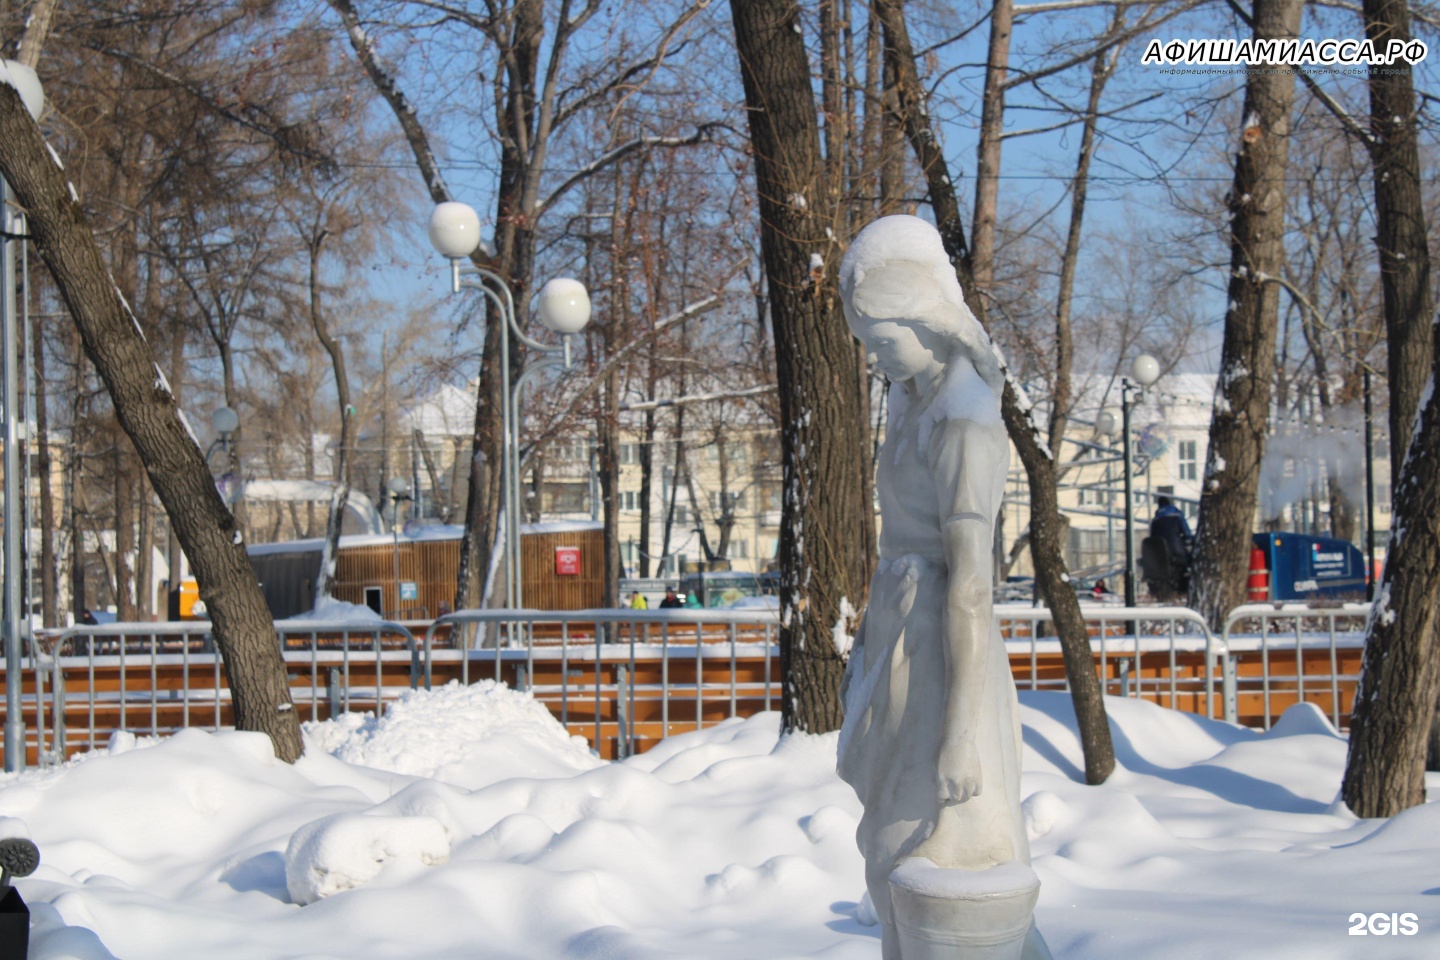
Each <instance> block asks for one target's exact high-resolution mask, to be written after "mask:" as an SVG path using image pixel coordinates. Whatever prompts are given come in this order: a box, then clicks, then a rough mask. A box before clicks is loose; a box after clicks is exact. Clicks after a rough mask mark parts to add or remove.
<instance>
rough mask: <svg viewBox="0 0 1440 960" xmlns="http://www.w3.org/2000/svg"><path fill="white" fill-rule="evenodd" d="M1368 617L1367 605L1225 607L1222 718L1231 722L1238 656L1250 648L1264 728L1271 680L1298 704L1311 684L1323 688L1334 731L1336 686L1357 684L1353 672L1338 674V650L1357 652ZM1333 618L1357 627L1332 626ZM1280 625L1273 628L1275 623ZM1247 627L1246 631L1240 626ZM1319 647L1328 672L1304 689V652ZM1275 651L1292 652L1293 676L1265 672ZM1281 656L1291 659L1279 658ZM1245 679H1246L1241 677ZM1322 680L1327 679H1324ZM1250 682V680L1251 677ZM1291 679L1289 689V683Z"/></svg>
mask: <svg viewBox="0 0 1440 960" xmlns="http://www.w3.org/2000/svg"><path fill="white" fill-rule="evenodd" d="M1369 618H1370V604H1368V603H1346V604H1341V605H1339V606H1331V607H1312V606H1308V605H1305V604H1282V605H1276V604H1263V603H1255V604H1246V605H1244V606H1240V607H1236V608H1235V609H1234V610H1231V611H1230V613H1229V614H1228V615H1227V616H1226V617H1225V627H1224V629H1223V630H1222V631H1221V637H1222V642H1223V643H1224V645H1225V648H1226V650H1227V651H1228V656H1227V658H1226V664H1227V667H1226V675H1227V687H1226V704H1225V719H1227V720H1230V721H1231V722H1234V721H1235V719H1236V716H1237V714H1238V710H1239V704H1238V701H1239V695H1240V693H1241V692H1242V689H1241V686H1242V680H1241V679H1240V677H1239V675H1238V672H1239V671H1238V663H1239V661H1240V660H1242V659H1244V658H1246V657H1247V655H1252V654H1254V653H1255V652H1257V651H1258V652H1259V654H1260V678H1259V679H1260V693H1261V700H1262V704H1263V714H1264V718H1263V721H1262V722H1263V724H1264V727H1265V729H1266V730H1269V729H1270V717H1271V712H1272V711H1271V698H1272V696H1273V694H1274V692H1275V689H1274V688H1275V685H1276V684H1277V683H1283V684H1285V685H1286V686H1285V690H1284V692H1285V693H1286V694H1290V693H1293V694H1294V695H1295V696H1296V698H1297V700H1298V701H1299V702H1300V703H1307V702H1309V700H1310V697H1308V696H1307V693H1309V694H1313V693H1314V692H1315V691H1316V689H1317V684H1323V685H1324V686H1325V687H1328V693H1329V695H1330V720H1331V722H1332V723H1333V724H1334V725H1335V728H1336V729H1337V730H1338V729H1340V725H1341V724H1340V718H1341V714H1342V711H1341V709H1340V701H1341V684H1342V682H1343V683H1346V684H1349V683H1352V682H1358V681H1359V679H1360V675H1359V673H1342V672H1341V669H1340V651H1341V650H1347V649H1349V650H1354V649H1359V650H1363V649H1364V646H1365V625H1366V623H1367V622H1368V620H1369ZM1337 621H1349V622H1350V623H1352V624H1355V625H1357V626H1358V629H1352V630H1338V629H1337V628H1336V622H1337ZM1282 623H1284V624H1287V626H1286V628H1285V629H1276V628H1277V626H1279V625H1280V624H1282ZM1246 628H1249V629H1246ZM1316 647H1320V648H1321V649H1324V650H1327V651H1328V652H1329V655H1330V657H1329V659H1330V670H1329V674H1328V677H1326V676H1325V675H1323V674H1322V675H1318V676H1315V677H1314V678H1313V679H1312V680H1311V685H1310V687H1309V689H1308V691H1307V688H1306V669H1305V651H1306V649H1307V648H1308V649H1315V648H1316ZM1276 650H1291V651H1293V655H1292V656H1293V663H1294V665H1295V672H1294V673H1293V674H1281V675H1278V676H1277V675H1276V674H1275V673H1274V672H1273V671H1272V670H1271V654H1272V653H1273V652H1274V651H1276ZM1281 659H1282V660H1288V659H1292V658H1291V657H1282V658H1281ZM1247 679H1248V678H1247ZM1327 679H1328V683H1327V682H1326V681H1327ZM1252 682H1253V681H1252ZM1291 683H1293V684H1294V688H1293V690H1292V689H1290V687H1289V684H1291Z"/></svg>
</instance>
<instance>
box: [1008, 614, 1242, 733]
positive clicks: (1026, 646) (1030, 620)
mask: <svg viewBox="0 0 1440 960" xmlns="http://www.w3.org/2000/svg"><path fill="white" fill-rule="evenodd" d="M1080 615H1081V617H1082V618H1083V619H1084V621H1085V623H1086V624H1087V626H1088V625H1094V626H1095V627H1097V629H1095V630H1093V631H1090V632H1091V636H1090V649H1091V652H1092V653H1095V654H1098V655H1099V662H1100V676H1101V677H1102V678H1105V679H1104V680H1102V691H1104V692H1107V693H1108V692H1109V688H1110V687H1111V686H1112V685H1114V684H1118V686H1119V690H1118V691H1117V692H1118V693H1119V694H1120V695H1121V696H1127V697H1128V696H1135V697H1144V696H1145V672H1144V667H1145V664H1146V660H1145V657H1146V655H1147V654H1148V655H1149V657H1150V661H1149V662H1151V663H1153V662H1154V660H1155V659H1156V658H1160V659H1161V661H1162V666H1161V668H1159V669H1156V671H1155V675H1154V679H1153V680H1152V681H1151V687H1150V690H1151V693H1152V694H1153V698H1154V700H1155V702H1156V703H1164V705H1166V706H1169V707H1172V708H1175V707H1176V706H1177V703H1178V697H1179V695H1180V693H1181V692H1182V691H1181V687H1182V685H1183V686H1186V687H1189V686H1192V685H1193V684H1192V682H1191V681H1188V680H1182V679H1181V674H1182V672H1183V671H1182V664H1181V663H1180V662H1179V659H1180V655H1182V654H1184V653H1194V652H1202V651H1203V653H1204V660H1203V663H1202V665H1201V675H1202V680H1201V683H1200V686H1201V687H1202V688H1203V690H1204V697H1205V714H1206V716H1210V717H1213V716H1214V715H1215V714H1214V701H1215V684H1214V673H1215V667H1216V665H1217V662H1220V661H1223V657H1224V644H1223V643H1220V642H1219V641H1217V639H1216V638H1215V636H1214V635H1213V634H1212V633H1211V632H1210V630H1209V628H1208V627H1207V626H1206V625H1205V620H1204V618H1203V617H1201V616H1200V614H1198V613H1196V612H1195V611H1194V610H1191V609H1190V608H1189V607H1123V606H1112V605H1109V604H1106V605H1101V604H1088V603H1087V604H1081V606H1080ZM995 619H996V620H997V621H999V624H1000V629H1001V632H1002V634H1006V635H1007V639H1006V641H1005V647H1006V650H1007V651H1008V652H1009V653H1010V656H1011V657H1012V658H1014V657H1015V656H1016V655H1017V653H1018V654H1019V655H1020V656H1024V655H1025V654H1026V653H1028V654H1029V658H1030V683H1029V688H1030V689H1031V690H1039V689H1041V688H1042V687H1059V688H1064V689H1067V690H1068V689H1069V682H1068V680H1065V679H1063V678H1058V679H1053V680H1041V679H1040V677H1039V673H1040V671H1039V662H1038V661H1039V656H1040V654H1041V653H1042V652H1045V653H1053V652H1058V651H1059V650H1060V641H1059V640H1058V639H1056V638H1055V637H1054V636H1053V634H1052V635H1051V636H1049V637H1045V636H1042V635H1041V633H1040V627H1041V625H1042V624H1045V623H1047V622H1049V621H1050V620H1051V619H1052V616H1051V613H1050V610H1049V608H1047V607H1035V606H1031V605H1029V604H996V605H995ZM1131 623H1133V624H1134V625H1135V632H1134V633H1133V634H1131V633H1129V632H1128V631H1129V628H1130V627H1129V625H1130V624H1131ZM1020 625H1024V629H1023V630H1022V629H1020ZM1017 634H1018V635H1017ZM1111 660H1116V661H1118V663H1117V668H1116V672H1117V673H1118V674H1119V676H1118V678H1117V679H1116V680H1114V681H1111V680H1110V678H1109V664H1110V661H1111ZM1162 693H1166V694H1168V697H1169V699H1168V702H1165V701H1162V699H1161V694H1162Z"/></svg>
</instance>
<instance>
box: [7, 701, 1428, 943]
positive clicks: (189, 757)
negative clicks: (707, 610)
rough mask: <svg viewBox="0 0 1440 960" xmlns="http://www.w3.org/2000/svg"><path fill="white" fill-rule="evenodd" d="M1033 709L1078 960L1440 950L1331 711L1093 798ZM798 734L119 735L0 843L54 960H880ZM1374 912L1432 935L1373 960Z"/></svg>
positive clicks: (1065, 920)
mask: <svg viewBox="0 0 1440 960" xmlns="http://www.w3.org/2000/svg"><path fill="white" fill-rule="evenodd" d="M1020 701H1021V720H1022V723H1023V727H1024V729H1023V738H1024V744H1025V757H1024V766H1023V780H1022V795H1024V796H1025V797H1026V799H1025V801H1024V805H1023V812H1024V817H1025V822H1026V825H1027V828H1028V830H1029V834H1030V837H1031V843H1032V850H1033V854H1034V869H1035V872H1036V874H1037V875H1038V876H1039V877H1040V880H1041V884H1042V885H1041V890H1040V900H1039V906H1038V907H1037V920H1038V922H1039V925H1040V927H1041V929H1042V930H1043V931H1044V933H1045V936H1046V938H1047V939H1048V940H1049V942H1050V945H1051V947H1052V949H1053V950H1054V952H1055V956H1056V957H1057V958H1059V960H1067V958H1074V960H1078V958H1088V957H1097V956H1105V957H1124V958H1126V960H1159V958H1167V960H1168V958H1182V960H1188V958H1200V957H1214V956H1224V957H1226V958H1257V960H1258V958H1262V957H1272V956H1280V955H1283V956H1292V957H1306V958H1329V960H1341V958H1350V957H1357V956H1365V957H1367V958H1369V957H1382V958H1383V957H1423V956H1435V955H1437V952H1440V924H1437V923H1436V921H1435V917H1436V912H1435V910H1434V901H1433V896H1434V892H1435V890H1436V880H1435V870H1434V864H1435V862H1436V858H1437V855H1440V808H1437V805H1436V804H1434V803H1430V804H1426V805H1424V806H1421V807H1417V808H1415V809H1412V810H1409V811H1406V812H1405V813H1403V814H1401V815H1399V816H1397V817H1394V818H1392V819H1390V820H1389V821H1379V820H1370V821H1365V820H1357V819H1356V818H1355V817H1353V816H1352V815H1350V814H1349V813H1348V812H1347V811H1346V810H1345V809H1344V808H1343V807H1342V806H1341V805H1340V804H1339V803H1338V802H1337V800H1336V794H1337V790H1338V787H1339V783H1340V777H1341V772H1342V770H1343V765H1344V761H1345V750H1346V743H1345V740H1344V739H1343V738H1342V737H1341V736H1339V735H1337V734H1336V733H1335V732H1334V731H1333V730H1332V729H1331V728H1330V727H1329V725H1328V723H1327V722H1326V720H1325V718H1324V717H1323V716H1322V715H1321V714H1320V713H1319V711H1317V710H1316V709H1315V708H1313V707H1308V706H1300V707H1295V708H1292V709H1291V710H1290V711H1289V712H1287V713H1286V714H1285V715H1284V716H1283V717H1282V719H1281V720H1280V722H1279V723H1278V724H1277V725H1276V726H1275V728H1274V729H1273V730H1271V731H1270V732H1268V733H1266V734H1260V733H1257V732H1254V731H1250V730H1245V729H1242V728H1238V727H1234V726H1230V725H1227V724H1223V723H1218V722H1214V721H1209V720H1205V719H1203V718H1199V717H1195V716H1192V715H1188V714H1183V713H1178V712H1172V711H1169V710H1164V709H1161V708H1159V707H1156V706H1153V705H1150V704H1147V703H1143V702H1140V701H1136V700H1129V699H1119V698H1109V699H1108V700H1107V707H1108V710H1109V714H1110V720H1111V724H1112V730H1113V731H1114V736H1115V746H1116V756H1117V761H1118V766H1117V769H1116V771H1115V773H1114V774H1113V775H1112V776H1111V778H1110V779H1109V781H1107V782H1106V783H1105V784H1102V785H1100V786H1096V787H1090V786H1085V785H1084V782H1083V781H1084V777H1083V762H1082V758H1081V755H1080V749H1079V745H1078V740H1077V736H1076V733H1075V729H1074V719H1073V714H1074V711H1073V708H1072V706H1071V703H1070V700H1069V699H1068V697H1067V696H1066V695H1064V694H1063V693H1059V692H1053V693H1052V692H1039V693H1035V692H1028V691H1026V692H1022V693H1021V694H1020ZM778 725H779V718H778V716H777V715H776V714H773V713H771V714H763V715H761V716H758V717H754V718H751V719H748V720H729V721H726V722H724V723H722V724H721V725H719V726H717V727H714V728H711V729H709V730H706V731H704V732H703V733H698V734H686V735H683V736H677V737H672V738H670V739H668V740H665V741H663V742H661V743H660V744H658V745H657V746H656V747H654V748H653V749H651V750H650V751H649V752H647V753H643V754H640V755H639V756H636V757H632V758H630V759H627V760H624V761H617V762H602V761H599V760H597V759H595V758H593V757H592V756H590V755H589V754H588V752H586V751H585V750H584V749H583V748H581V747H580V746H579V745H578V744H577V743H576V742H575V740H573V739H572V738H570V737H568V736H567V735H566V734H565V733H564V731H563V730H562V729H561V728H560V726H559V724H558V723H556V722H555V721H554V720H552V719H550V718H549V716H548V715H547V714H546V713H545V711H544V710H543V709H542V708H540V707H539V706H538V705H536V704H535V703H533V702H532V701H530V700H529V699H528V698H527V697H526V696H525V695H523V694H519V693H515V692H513V691H510V690H508V689H506V688H504V687H500V686H496V685H494V684H477V685H475V686H474V687H471V688H468V689H465V688H460V687H458V686H451V687H446V688H443V689H440V690H436V691H433V692H428V693H427V692H424V691H418V692H414V693H411V694H409V695H408V696H406V697H405V698H404V700H402V701H401V702H399V703H397V704H395V705H394V707H393V708H392V709H391V710H389V711H387V714H386V716H385V717H384V718H383V719H381V720H376V719H374V718H372V717H357V716H346V717H341V718H338V719H336V720H333V721H326V722H324V723H319V724H308V725H307V726H306V728H305V735H306V741H307V750H306V755H305V756H304V757H303V758H302V759H301V760H300V761H299V762H298V763H297V764H295V765H294V766H288V765H286V764H284V763H281V762H279V761H277V760H275V759H274V757H273V755H272V753H271V750H270V744H269V742H268V741H267V740H266V739H265V738H264V737H262V736H260V735H257V734H247V733H233V732H230V733H220V734H211V733H207V732H202V731H199V730H192V731H188V732H185V733H181V734H178V735H176V736H174V737H170V738H167V739H164V740H158V741H157V740H150V739H137V738H135V737H133V736H129V735H122V736H117V737H116V738H115V739H114V741H113V742H112V744H111V745H110V746H109V747H108V748H106V749H103V750H99V751H96V752H95V753H92V754H88V755H85V756H83V757H82V758H79V759H77V760H75V761H72V762H71V763H70V764H68V765H66V766H64V767H62V768H60V769H58V770H52V771H32V772H27V773H24V774H18V775H8V776H5V777H3V778H0V818H8V819H0V832H5V833H12V834H13V833H18V834H21V835H24V834H28V835H29V836H31V837H32V838H33V839H34V840H35V842H36V843H37V844H38V845H39V847H40V851H41V856H42V861H41V865H40V868H39V870H38V871H37V872H36V873H35V874H34V875H33V876H31V877H29V878H26V879H22V880H19V881H18V883H17V885H18V887H19V889H20V891H21V893H22V894H23V895H24V897H25V899H26V900H27V902H28V903H29V905H30V909H31V911H32V919H33V928H32V931H31V947H30V956H31V958H33V960H61V958H84V960H110V958H115V957H125V958H127V960H128V958H147V960H179V958H187V960H188V958H193V957H201V956H203V957H206V958H214V960H240V958H245V960H250V958H254V957H265V958H298V957H306V958H355V957H365V958H367V960H368V958H375V960H388V958H432V957H433V958H440V957H486V958H491V957H493V958H504V960H511V958H530V957H533V958H577V960H578V958H600V957H613V958H626V960H661V958H670V960H679V958H705V960H711V958H713V960H742V958H743V960H778V958H782V957H784V958H798V957H824V958H826V960H876V958H878V957H879V955H880V947H879V937H878V929H877V928H876V927H874V926H867V925H865V921H870V922H873V912H872V911H871V910H870V909H869V907H868V904H867V903H866V902H865V898H864V896H863V894H864V878H863V872H864V865H863V861H862V860H861V858H860V855H859V853H858V852H857V851H856V849H855V840H854V829H855V825H856V820H857V818H858V816H859V814H860V809H859V806H858V804H857V802H856V800H855V797H854V794H853V793H852V792H851V791H850V789H849V788H848V787H847V786H846V785H845V784H844V783H842V782H841V781H840V780H839V779H838V777H836V775H835V773H834V766H835V749H836V743H837V736H838V735H837V734H827V735H821V736H811V735H793V736H789V737H785V738H779V737H778ZM1430 777H1431V779H1430V787H1431V789H1432V793H1433V791H1434V789H1435V788H1436V787H1440V779H1437V778H1436V775H1433V774H1432V775H1430ZM302 904H308V905H302ZM1355 912H1364V913H1367V914H1368V913H1372V912H1376V913H1378V912H1383V913H1386V914H1389V913H1391V912H1395V913H1399V914H1404V913H1407V912H1408V913H1414V914H1416V915H1417V916H1418V918H1419V921H1418V932H1417V933H1416V934H1414V935H1413V936H1400V935H1395V936H1384V937H1376V936H1371V937H1369V938H1368V939H1367V940H1366V941H1364V942H1362V943H1360V944H1358V946H1357V943H1356V942H1355V941H1353V940H1351V939H1349V937H1348V936H1347V928H1348V927H1349V926H1350V925H1351V922H1350V921H1349V919H1348V918H1349V917H1350V915H1351V914H1352V913H1355Z"/></svg>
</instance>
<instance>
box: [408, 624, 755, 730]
mask: <svg viewBox="0 0 1440 960" xmlns="http://www.w3.org/2000/svg"><path fill="white" fill-rule="evenodd" d="M779 625H780V618H779V615H778V613H776V612H775V611H773V610H765V609H758V610H715V609H706V610H686V609H683V608H682V609H674V610H615V609H597V610H561V611H555V610H461V611H457V612H455V613H451V614H447V615H446V616H443V617H441V618H439V619H438V620H436V621H435V622H434V623H433V624H431V625H430V628H429V629H428V630H427V631H426V632H425V640H424V646H423V661H424V683H425V687H426V688H427V689H429V688H430V687H431V685H432V684H433V682H434V675H435V671H436V667H437V666H438V665H442V664H450V665H451V666H452V669H458V677H457V679H459V680H460V682H461V683H464V684H469V683H470V677H471V674H472V672H474V673H475V674H476V675H477V676H480V677H484V676H485V675H486V674H487V673H488V674H489V679H493V680H495V681H497V682H511V681H514V685H515V686H518V687H521V688H523V689H526V690H528V691H529V692H530V693H531V694H532V695H533V696H535V697H536V698H537V699H540V700H542V701H545V702H547V703H548V704H549V705H550V706H551V708H552V711H553V712H555V713H556V716H557V718H558V719H559V720H560V722H561V723H562V724H567V725H568V724H569V723H571V715H572V713H575V712H577V711H576V710H575V709H574V708H575V707H577V706H579V703H578V698H579V697H582V696H583V697H584V698H585V703H584V708H585V709H584V712H585V714H589V713H591V712H593V715H594V716H593V725H594V726H593V730H594V740H593V741H592V744H591V745H592V746H593V747H595V748H596V749H599V748H600V745H601V741H602V739H603V738H604V730H605V727H606V726H607V725H613V726H614V727H615V728H616V739H615V747H616V752H617V755H619V756H629V755H630V754H632V753H634V752H635V748H636V747H637V746H638V745H639V744H638V740H639V739H640V736H639V734H638V733H637V725H638V724H639V723H641V722H644V721H643V718H645V717H648V718H649V719H650V720H652V721H658V729H659V730H660V731H662V735H664V733H666V732H668V731H669V729H670V726H671V720H672V708H673V711H674V713H675V715H676V718H677V719H678V718H679V717H680V715H681V712H682V711H684V712H689V711H691V710H693V718H694V723H695V726H696V727H697V728H698V727H701V726H703V724H704V721H705V716H706V705H707V704H709V705H711V706H712V707H713V706H715V705H717V704H718V705H719V706H720V708H721V710H722V711H724V712H726V715H727V716H731V717H733V716H738V715H739V711H740V705H741V701H742V700H743V701H747V703H754V704H756V705H760V704H763V707H762V709H765V710H769V709H771V708H772V706H773V705H774V703H775V701H776V700H777V699H778V692H779V690H778V685H779V680H780V675H779V671H778V669H776V667H775V662H776V660H777V659H778V657H779V655H780V649H779V645H778V628H779ZM456 632H458V633H460V634H461V635H462V637H464V638H465V640H464V641H463V642H460V643H455V644H452V647H453V649H449V650H440V649H437V647H436V638H437V637H438V636H441V635H446V634H454V633H456ZM472 663H473V664H474V667H473V669H472V666H471V665H472ZM576 663H578V664H582V665H583V666H582V669H580V670H578V671H576V670H572V669H571V666H572V664H576ZM712 663H718V664H719V665H720V666H721V667H722V668H723V669H724V670H725V676H724V678H723V679H720V680H710V679H707V677H706V672H705V671H706V666H707V664H712ZM677 665H680V666H683V668H684V669H683V673H684V676H676V673H677ZM742 665H744V666H745V667H747V668H752V669H751V670H750V671H747V670H742V669H741V668H742ZM755 667H758V674H756V675H755V676H754V677H753V678H752V679H747V680H742V679H741V677H742V674H748V672H753V668H755ZM507 668H508V671H507ZM557 681H558V682H557ZM607 714H610V715H613V717H614V720H613V721H607V720H606V719H605V717H606V716H607ZM683 722H685V723H687V724H688V722H689V719H688V717H687V718H686V719H685V720H684V721H683ZM586 725H587V726H588V725H589V721H586Z"/></svg>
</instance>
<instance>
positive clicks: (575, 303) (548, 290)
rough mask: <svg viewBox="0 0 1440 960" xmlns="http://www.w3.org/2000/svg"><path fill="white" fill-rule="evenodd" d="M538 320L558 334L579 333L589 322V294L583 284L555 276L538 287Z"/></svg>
mask: <svg viewBox="0 0 1440 960" xmlns="http://www.w3.org/2000/svg"><path fill="white" fill-rule="evenodd" d="M540 322H541V323H543V324H545V326H546V327H548V328H549V329H551V330H553V331H555V332H556V333H559V334H562V335H564V334H571V333H579V332H580V331H581V330H583V329H585V324H587V323H589V322H590V294H588V293H586V292H585V284H583V283H581V282H580V281H579V280H572V279H571V278H569V277H556V278H555V279H554V280H551V281H550V282H549V283H547V284H545V286H543V287H541V288H540Z"/></svg>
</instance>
